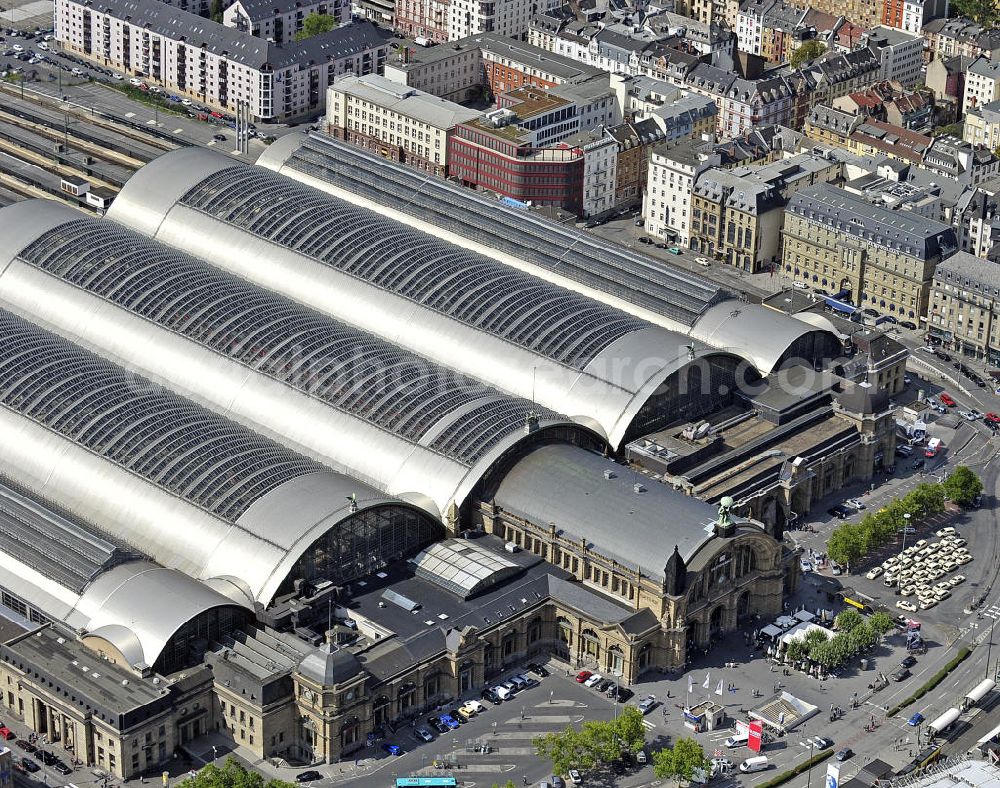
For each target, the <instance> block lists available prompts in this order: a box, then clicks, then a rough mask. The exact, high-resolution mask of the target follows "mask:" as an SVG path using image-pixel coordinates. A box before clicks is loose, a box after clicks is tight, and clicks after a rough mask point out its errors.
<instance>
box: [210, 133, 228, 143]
mask: <svg viewBox="0 0 1000 788" xmlns="http://www.w3.org/2000/svg"><path fill="white" fill-rule="evenodd" d="M212 139H213V140H215V141H216V142H225V141H226V135H225V134H213V135H212Z"/></svg>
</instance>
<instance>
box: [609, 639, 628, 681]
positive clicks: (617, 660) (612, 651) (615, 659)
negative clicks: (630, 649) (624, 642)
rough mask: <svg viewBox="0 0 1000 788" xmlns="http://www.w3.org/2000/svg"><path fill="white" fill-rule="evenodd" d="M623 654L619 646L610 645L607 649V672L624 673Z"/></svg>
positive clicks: (613, 673)
mask: <svg viewBox="0 0 1000 788" xmlns="http://www.w3.org/2000/svg"><path fill="white" fill-rule="evenodd" d="M624 671H625V655H624V654H623V653H622V650H621V648H620V647H619V646H612V647H611V648H609V649H608V672H609V673H611V674H612V675H615V674H620V673H624Z"/></svg>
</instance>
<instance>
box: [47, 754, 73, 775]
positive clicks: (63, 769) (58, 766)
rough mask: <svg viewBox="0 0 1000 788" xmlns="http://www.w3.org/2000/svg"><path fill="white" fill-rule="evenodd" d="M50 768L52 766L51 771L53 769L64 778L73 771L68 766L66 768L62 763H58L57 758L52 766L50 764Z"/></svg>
mask: <svg viewBox="0 0 1000 788" xmlns="http://www.w3.org/2000/svg"><path fill="white" fill-rule="evenodd" d="M51 766H52V768H53V769H55V770H56V771H57V772H59V774H61V775H62V776H63V777H66V776H67V775H70V774H72V773H73V770H72V769H71V768H70V767H69V766H67V765H66V764H65V763H63V762H62V761H60V760H59V759H58V758H56V762H55V763H53V764H51Z"/></svg>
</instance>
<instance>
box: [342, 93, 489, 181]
mask: <svg viewBox="0 0 1000 788" xmlns="http://www.w3.org/2000/svg"><path fill="white" fill-rule="evenodd" d="M481 114H482V113H481V112H480V111H478V110H473V109H466V108H465V107H463V106H462V105H461V104H455V103H454V102H451V101H446V100H445V99H441V98H438V97H437V96H432V95H431V94H430V93H423V92H422V91H419V90H416V89H415V88H408V87H404V86H402V85H398V84H397V83H395V82H391V81H389V80H388V79H386V78H385V77H380V76H377V75H374V74H371V75H368V76H363V77H351V76H349V77H343V78H342V79H338V80H337V81H336V82H335V83H334V84H333V85H332V86H331V87H330V88H329V89H328V90H327V100H326V121H327V130H328V131H329V133H330V134H332V135H333V136H334V137H336V138H337V139H342V140H347V141H348V142H352V143H354V144H356V145H360V146H361V147H363V148H367V149H368V150H371V151H374V152H376V153H378V154H380V155H382V156H385V157H387V158H390V159H392V160H393V161H398V162H402V163H404V164H409V165H410V166H413V167H417V168H418V169H422V170H426V171H427V172H433V173H434V174H435V175H440V176H442V177H444V176H447V174H448V160H447V154H448V138H449V137H450V136H451V133H452V130H453V129H454V128H455V126H456V125H457V124H459V123H467V122H468V121H470V120H474V119H475V118H478V117H479V116H480V115H481Z"/></svg>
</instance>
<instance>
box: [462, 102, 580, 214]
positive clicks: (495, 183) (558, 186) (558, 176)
mask: <svg viewBox="0 0 1000 788" xmlns="http://www.w3.org/2000/svg"><path fill="white" fill-rule="evenodd" d="M448 170H449V173H450V175H451V176H453V177H455V178H458V179H459V180H460V181H461V182H462V183H463V184H465V185H466V186H478V187H482V188H484V189H489V190H490V191H494V192H496V193H497V194H500V195H503V196H505V197H513V198H514V199H515V200H521V201H523V202H531V203H532V204H533V205H554V206H558V207H561V208H565V209H566V210H568V211H572V212H573V213H577V214H579V213H580V212H581V211H582V210H583V150H582V149H580V148H577V147H572V146H569V145H565V144H563V143H557V144H555V145H552V146H549V147H545V148H536V147H534V146H533V145H532V144H531V142H530V140H528V139H525V137H524V136H523V135H522V134H521V133H520V130H519V129H518V127H517V126H505V127H503V128H492V127H491V126H490V125H489V122H488V121H474V122H472V123H461V124H459V125H458V126H456V127H455V130H454V133H453V135H452V137H451V139H450V140H449V142H448Z"/></svg>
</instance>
